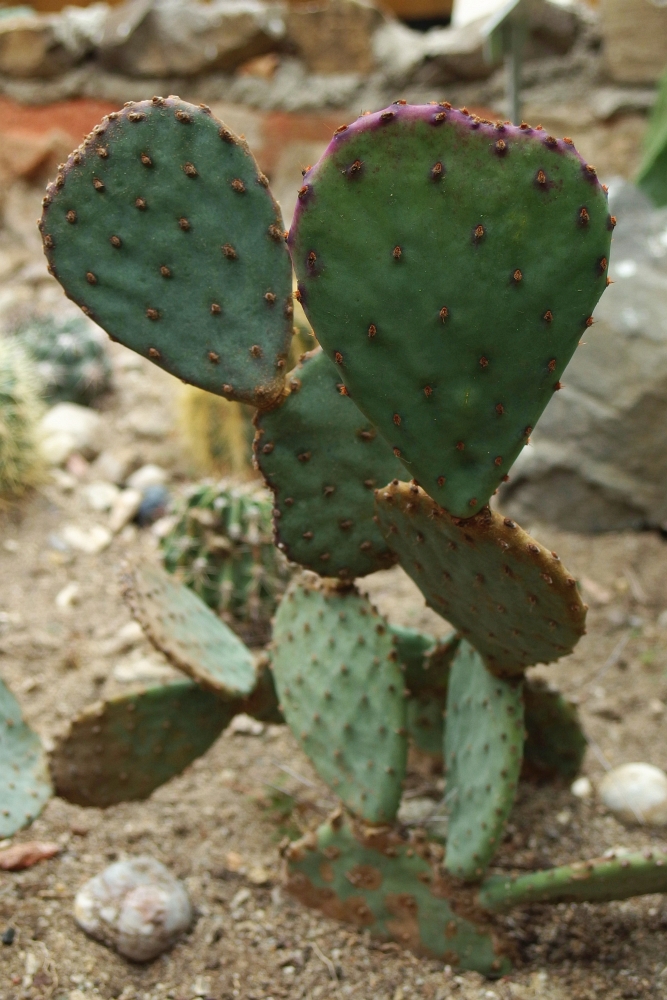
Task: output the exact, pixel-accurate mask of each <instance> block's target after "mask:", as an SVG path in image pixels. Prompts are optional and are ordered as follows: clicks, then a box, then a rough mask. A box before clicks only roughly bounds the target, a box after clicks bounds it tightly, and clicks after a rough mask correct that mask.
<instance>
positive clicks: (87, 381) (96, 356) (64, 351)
mask: <svg viewBox="0 0 667 1000" xmlns="http://www.w3.org/2000/svg"><path fill="white" fill-rule="evenodd" d="M16 334H17V337H18V340H19V341H20V343H21V344H22V345H23V346H24V347H25V349H26V351H27V352H28V354H29V355H30V356H31V357H32V358H33V360H34V361H35V364H36V367H37V373H38V375H39V378H40V380H41V382H42V393H43V395H44V397H45V398H46V399H47V400H49V402H51V403H63V402H64V403H79V404H80V405H83V406H89V405H90V404H91V403H94V402H95V400H96V399H97V398H98V397H99V396H101V395H103V393H105V392H107V391H108V389H109V388H110V387H111V365H110V363H109V359H108V357H107V353H106V351H105V349H104V346H103V344H102V343H101V341H100V339H99V336H98V334H99V331H96V330H95V328H94V327H93V325H92V323H90V322H89V321H88V320H86V319H84V317H83V316H80V317H74V318H70V319H59V318H58V317H57V316H49V317H39V316H35V317H33V318H32V319H31V320H30V321H29V322H27V323H26V324H24V325H22V326H20V327H19V328H18V330H17V331H16Z"/></svg>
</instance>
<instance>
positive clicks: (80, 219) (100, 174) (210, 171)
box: [40, 97, 293, 406]
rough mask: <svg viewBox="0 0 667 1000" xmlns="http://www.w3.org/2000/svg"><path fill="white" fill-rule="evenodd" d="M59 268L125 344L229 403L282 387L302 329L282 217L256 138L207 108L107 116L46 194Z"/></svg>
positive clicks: (54, 263)
mask: <svg viewBox="0 0 667 1000" xmlns="http://www.w3.org/2000/svg"><path fill="white" fill-rule="evenodd" d="M40 229H41V232H42V238H43V241H44V250H45V253H46V255H47V258H48V261H49V270H50V271H51V273H52V274H53V275H54V276H55V277H56V278H57V279H58V280H59V281H60V283H61V284H62V285H63V287H64V288H65V291H66V292H67V294H68V296H69V297H70V298H71V299H73V300H74V301H75V302H76V303H77V304H78V305H79V306H81V308H82V309H83V311H84V312H85V313H86V315H88V316H90V317H92V318H93V319H94V320H95V321H96V322H97V323H99V324H100V326H102V327H104V329H105V330H106V331H107V333H108V334H109V335H110V336H111V337H112V338H113V339H114V340H119V341H120V342H121V343H123V344H125V345H126V346H127V347H131V348H132V350H134V351H137V352H138V353H139V354H142V355H143V356H144V357H147V358H150V359H151V360H152V361H154V362H155V363H156V364H158V365H159V366H160V367H161V368H164V369H165V371H168V372H170V373H171V374H172V375H176V376H178V377H179V378H181V379H183V381H185V382H191V383H192V384H193V385H197V386H199V387H200V388H201V389H207V390H208V391H209V392H214V393H217V394H218V395H222V396H225V397H226V398H228V399H236V400H240V401H242V402H247V403H253V404H254V405H257V406H264V405H268V404H269V403H270V402H271V401H272V400H273V399H275V398H276V397H277V396H278V395H280V392H281V391H282V383H283V375H284V369H285V364H286V358H287V351H288V348H289V344H290V340H291V334H292V313H293V304H292V297H291V292H292V289H291V267H290V262H289V255H288V253H287V249H286V247H285V244H284V239H283V222H282V218H281V216H280V210H279V208H278V206H277V205H276V203H275V201H274V200H273V198H272V196H271V194H270V192H269V191H268V189H267V181H266V178H265V177H264V176H263V175H262V174H261V173H260V172H259V170H258V167H257V164H256V163H255V161H254V159H253V157H252V155H251V153H250V151H249V150H248V147H247V145H246V144H245V142H242V141H241V140H239V139H237V138H236V136H235V135H233V134H232V133H231V132H230V131H229V129H228V128H226V127H225V126H224V125H223V124H222V122H219V121H217V119H216V118H215V117H214V116H213V115H212V114H211V112H210V111H209V110H208V109H207V108H203V107H195V106H194V105H192V104H186V103H185V102H184V101H181V100H180V99H178V98H171V97H170V98H167V99H163V98H160V97H156V98H153V100H152V101H141V102H140V103H138V104H130V105H128V106H126V107H125V108H123V110H122V111H119V112H113V113H112V114H111V115H108V116H107V117H106V118H105V119H104V120H103V121H102V123H101V124H100V125H97V126H96V127H95V129H93V131H92V132H91V133H90V135H89V136H88V137H87V139H85V141H84V142H83V144H82V145H81V146H80V147H79V148H78V149H77V150H75V152H74V153H72V155H71V156H70V157H69V159H68V160H67V163H66V164H65V165H64V166H63V167H62V168H61V170H60V172H59V173H58V176H57V178H56V180H55V182H54V183H53V184H51V185H49V187H48V189H47V194H46V198H45V199H44V214H43V217H42V221H41V223H40Z"/></svg>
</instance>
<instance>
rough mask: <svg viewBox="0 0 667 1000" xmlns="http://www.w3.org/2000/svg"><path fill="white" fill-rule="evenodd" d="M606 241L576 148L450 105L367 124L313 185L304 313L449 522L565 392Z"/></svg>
mask: <svg viewBox="0 0 667 1000" xmlns="http://www.w3.org/2000/svg"><path fill="white" fill-rule="evenodd" d="M612 228H613V221H612V220H611V217H610V215H609V212H608V208H607V200H606V196H605V193H604V192H603V189H602V187H601V186H600V183H599V182H598V180H597V177H596V174H595V169H594V168H593V167H590V166H587V165H586V164H585V163H584V161H583V160H582V159H581V157H580V156H579V155H578V154H577V153H576V152H575V150H574V148H573V146H572V145H571V143H570V142H569V141H559V140H556V139H554V138H552V137H551V136H548V135H547V134H546V133H545V132H544V131H542V130H540V129H532V128H528V127H527V126H522V127H521V128H518V127H515V126H512V125H501V124H497V125H493V124H492V123H491V122H483V121H481V120H480V119H479V118H477V117H475V116H471V115H469V114H467V112H459V111H454V110H451V108H450V106H449V105H445V106H443V107H438V106H435V107H434V106H429V105H426V106H401V105H398V104H394V105H392V106H391V107H390V108H387V109H386V110H384V111H381V112H377V113H375V114H371V115H364V116H362V117H361V118H359V119H358V120H357V121H356V122H354V124H352V125H350V126H349V127H347V128H346V129H340V130H339V131H338V133H337V134H336V135H335V136H334V139H333V141H332V142H331V144H330V145H329V147H328V149H327V150H326V152H325V153H324V154H323V156H322V157H321V159H320V160H319V162H318V163H317V164H316V165H315V166H314V167H313V168H312V170H310V171H309V172H308V173H306V175H305V177H304V181H303V187H302V188H301V190H300V192H299V201H298V204H297V210H296V213H295V217H294V222H293V225H292V230H291V232H290V237H289V244H290V250H291V253H292V260H293V262H294V268H295V270H296V273H297V277H298V279H299V291H300V296H301V302H302V304H303V306H304V309H305V310H306V314H307V315H308V318H309V320H310V321H311V323H312V324H313V327H314V329H315V331H316V334H317V338H318V340H319V341H320V343H321V344H322V346H323V347H324V350H325V351H326V352H327V354H328V355H329V357H330V358H332V359H333V360H335V361H336V362H337V363H338V366H339V371H340V379H341V381H342V382H344V383H345V385H346V386H347V389H348V390H349V392H350V394H351V396H352V398H353V399H354V401H355V402H356V403H357V405H358V406H359V408H360V409H361V410H362V411H363V412H364V413H365V414H366V415H367V416H368V418H369V419H370V420H372V421H373V423H374V424H375V426H376V427H377V429H378V430H379V431H380V433H381V434H382V435H383V436H384V437H385V438H386V440H387V441H388V442H389V444H390V445H391V446H392V447H393V448H394V449H395V451H396V454H397V455H399V456H400V458H401V461H402V462H403V463H404V464H405V466H406V468H408V469H409V470H410V472H411V474H412V476H413V477H415V478H416V479H417V480H418V481H419V482H420V483H421V484H422V485H423V486H424V488H425V489H426V490H427V492H428V493H429V494H430V495H431V496H433V497H434V499H436V500H437V501H438V503H440V504H441V505H442V506H444V507H445V508H446V509H447V510H449V511H451V512H452V513H453V514H456V515H458V516H459V517H468V516H470V514H472V513H474V511H475V510H479V509H480V508H481V507H483V506H484V504H485V503H487V501H488V499H489V497H490V496H491V494H492V493H493V491H494V490H495V489H496V487H497V486H498V484H499V483H500V481H501V479H502V477H503V476H504V475H505V474H506V473H507V471H508V470H509V468H510V467H511V465H512V463H513V462H514V460H515V458H516V457H517V455H518V454H519V452H520V451H521V449H522V448H523V446H524V445H525V443H526V441H527V439H528V437H529V436H530V433H531V429H532V428H533V427H534V426H535V424H536V422H537V420H538V418H539V416H540V414H541V413H542V411H543V410H544V407H545V406H546V405H547V403H548V402H549V400H550V398H551V396H552V394H553V392H554V390H555V389H557V388H559V387H560V383H559V379H560V377H561V373H562V372H563V369H564V368H565V366H566V364H567V363H568V361H569V360H570V358H571V357H572V354H573V353H574V351H575V348H576V347H577V344H578V342H579V339H580V337H581V335H582V333H583V332H584V330H585V329H586V325H587V322H588V321H589V318H590V316H591V313H592V312H593V307H594V306H595V303H596V302H597V300H598V299H599V297H600V295H601V294H602V292H603V291H604V288H605V283H606V277H607V263H608V258H609V247H610V240H611V230H612Z"/></svg>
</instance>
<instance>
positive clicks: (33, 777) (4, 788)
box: [0, 680, 52, 837]
mask: <svg viewBox="0 0 667 1000" xmlns="http://www.w3.org/2000/svg"><path fill="white" fill-rule="evenodd" d="M51 794H52V792H51V782H50V781H49V772H48V767H47V763H46V755H45V753H44V750H43V748H42V744H41V742H40V739H39V736H37V734H36V733H35V732H33V730H32V729H31V728H30V727H29V726H28V725H27V724H26V723H25V722H24V721H23V716H22V715H21V709H20V706H19V703H18V702H17V700H16V698H15V697H14V695H13V694H12V693H11V691H10V690H9V688H8V687H7V686H6V685H5V684H4V683H3V682H2V681H1V680H0V837H12V836H13V835H14V834H15V833H16V831H17V830H20V829H22V827H24V826H28V825H29V824H30V823H32V821H33V820H34V819H36V817H37V816H39V814H40V813H41V811H42V809H43V808H44V806H45V805H46V803H47V802H48V800H49V799H50V798H51Z"/></svg>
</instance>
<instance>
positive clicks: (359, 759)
mask: <svg viewBox="0 0 667 1000" xmlns="http://www.w3.org/2000/svg"><path fill="white" fill-rule="evenodd" d="M273 636H274V637H273V650H272V661H273V674H274V678H275V681H276V687H277V689H278V695H279V697H280V705H281V708H282V711H283V714H284V716H285V719H286V720H287V723H288V725H289V727H290V729H291V730H292V732H293V733H294V735H295V736H296V737H297V739H298V740H299V742H300V744H301V746H302V747H303V750H304V751H305V753H306V754H307V755H308V756H309V757H310V759H311V761H312V762H313V764H314V766H315V768H316V769H317V771H318V773H319V774H320V777H321V778H323V780H324V781H326V783H327V784H328V785H329V786H330V787H331V788H332V789H333V791H334V792H335V794H336V795H338V796H339V797H340V798H341V799H342V801H343V802H344V803H345V805H346V806H347V807H348V808H349V809H350V810H351V811H352V812H354V813H355V814H356V815H358V816H362V817H363V818H364V819H366V820H368V821H369V822H371V823H381V822H388V821H391V820H392V819H393V818H394V816H395V815H396V812H397V810H398V804H399V801H400V797H401V783H402V780H403V778H404V776H405V768H406V759H407V737H406V732H405V698H404V694H403V676H402V674H401V671H400V668H399V664H398V662H397V655H396V651H395V649H394V646H393V644H392V641H391V634H390V632H389V629H388V627H387V624H386V622H385V621H384V619H383V618H382V617H381V616H380V615H379V614H378V613H377V611H375V609H374V608H373V607H372V605H371V604H370V602H369V600H368V598H366V597H362V596H361V595H360V594H358V593H357V592H356V591H355V590H353V589H351V588H347V589H344V590H343V589H336V588H334V587H332V586H331V585H329V584H322V585H319V586H318V585H317V583H315V582H310V581H308V580H302V581H295V583H294V584H292V586H291V587H290V589H289V590H288V591H287V593H286V595H285V597H284V598H283V600H282V603H281V605H280V607H279V608H278V613H277V615H276V621H275V627H274V633H273Z"/></svg>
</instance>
